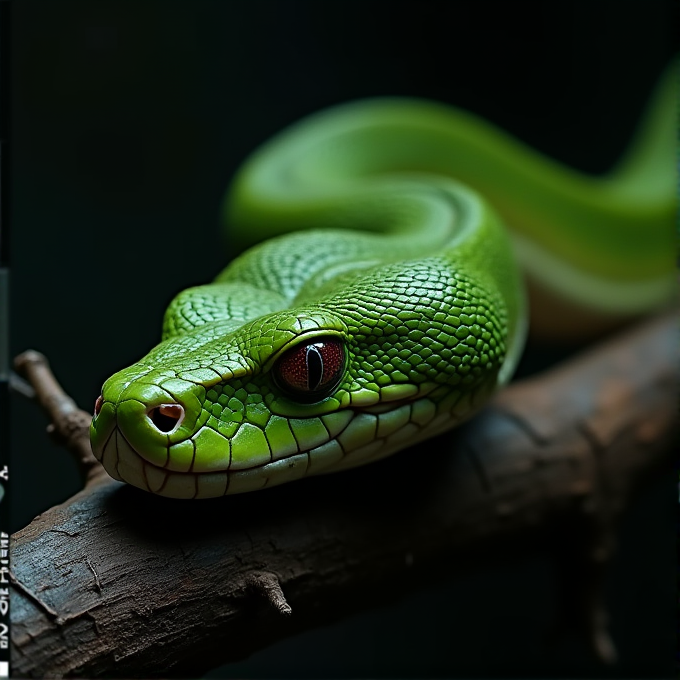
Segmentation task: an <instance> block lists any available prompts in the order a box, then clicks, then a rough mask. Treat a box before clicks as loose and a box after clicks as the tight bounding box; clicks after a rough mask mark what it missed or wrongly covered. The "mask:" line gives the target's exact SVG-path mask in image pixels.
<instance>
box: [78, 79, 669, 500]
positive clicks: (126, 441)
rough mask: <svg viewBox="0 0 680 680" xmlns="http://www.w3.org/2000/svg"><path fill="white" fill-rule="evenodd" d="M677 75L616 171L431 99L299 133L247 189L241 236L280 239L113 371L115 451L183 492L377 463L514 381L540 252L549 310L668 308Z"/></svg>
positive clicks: (238, 487) (114, 463)
mask: <svg viewBox="0 0 680 680" xmlns="http://www.w3.org/2000/svg"><path fill="white" fill-rule="evenodd" d="M666 81H667V82H666V84H665V85H662V86H661V87H660V88H659V90H658V92H657V95H656V97H655V99H654V101H653V103H652V105H651V107H650V109H649V112H648V115H647V118H646V123H645V125H644V126H643V128H642V132H641V133H640V135H639V136H638V138H637V140H636V141H635V142H634V143H633V145H632V147H631V149H630V151H629V153H628V155H627V156H626V157H625V158H624V160H623V162H622V163H621V164H620V165H619V167H618V169H617V170H615V171H614V172H613V173H612V174H611V175H609V176H607V177H604V178H588V177H584V176H581V175H579V174H578V173H576V172H573V171H571V170H569V169H567V168H564V167H562V166H559V165H558V164H556V163H554V162H552V161H550V160H549V159H547V158H544V157H542V156H540V155H539V154H537V153H535V152H533V151H531V150H530V149H528V148H526V147H524V146H523V145H522V144H520V143H519V142H517V141H515V140H513V139H512V138H510V137H508V136H507V135H505V134H504V133H502V132H500V131H499V130H497V129H496V128H493V127H492V126H491V125H489V124H487V123H485V122H483V121H481V120H479V119H477V118H476V117H474V116H472V115H470V114H467V113H464V112H461V111H457V110H453V109H449V108H446V107H444V106H440V105H437V104H433V103H428V102H423V101H412V100H372V101H365V102H359V103H355V104H350V105H346V106H343V107H338V108H336V109H332V110H330V111H328V112H324V113H321V114H318V115H316V116H313V117H311V118H309V119H307V120H305V121H303V122H302V123H299V124H298V125H296V126H294V127H293V128H291V129H289V130H287V131H284V132H283V133H282V134H281V135H279V136H278V137H277V138H275V139H274V140H272V141H271V142H269V143H268V144H267V145H265V146H264V147H263V148H261V149H260V150H259V151H257V152H256V153H255V154H254V155H253V156H252V157H251V158H250V159H249V160H248V161H247V163H246V164H245V165H244V167H243V168H242V170H241V171H240V173H239V174H238V176H237V178H236V180H235V182H234V184H233V186H232V189H231V191H230V194H229V196H228V199H227V201H226V203H225V213H226V218H227V221H228V222H229V223H230V226H231V231H230V234H229V239H230V244H231V245H232V246H233V247H235V248H238V249H242V248H244V247H245V246H249V245H251V243H252V242H253V241H256V240H259V239H264V238H268V239H269V240H265V241H264V242H263V243H261V244H259V245H256V246H254V247H252V248H251V249H249V250H246V251H245V252H244V253H243V254H242V255H240V256H239V257H238V258H237V259H236V260H234V261H233V262H232V264H230V265H229V266H228V267H227V268H226V269H225V270H224V271H223V272H222V273H221V274H220V275H219V276H218V277H217V279H216V280H215V281H214V282H213V283H211V284H208V285H205V286H199V287H197V288H191V289H188V290H185V291H183V292H182V293H180V294H179V295H178V296H177V297H176V298H175V300H173V302H172V303H171V305H170V307H169V308H168V310H167V312H166V314H165V320H164V328H163V340H162V342H161V343H160V344H159V345H158V346H157V347H155V348H154V349H152V350H151V351H150V352H149V353H148V354H147V355H146V356H145V357H144V358H143V359H142V360H140V361H139V362H138V363H136V364H134V365H133V366H130V367H129V368H127V369H125V370H123V371H121V372H119V373H117V374H116V375H114V376H113V377H112V378H110V379H109V380H108V381H107V382H106V383H105V385H104V387H103V389H102V395H101V396H100V398H99V399H98V400H97V404H96V406H95V417H94V419H93V422H92V427H91V437H92V444H93V450H94V452H95V455H96V456H97V458H98V459H99V460H101V462H102V464H103V465H104V467H105V468H106V470H107V471H108V472H109V474H110V475H111V476H113V477H115V478H116V479H120V480H123V481H126V482H128V483H130V484H133V485H135V486H138V487H140V488H142V489H145V490H148V491H151V492H153V493H158V494H162V495H165V496H172V497H178V498H206V497H213V496H221V495H224V494H229V493H239V492H244V491H251V490H255V489H260V488H263V487H265V486H273V485H275V484H280V483H282V482H286V481H291V480H295V479H299V478H301V477H304V476H307V475H313V474H318V473H326V472H332V471H336V470H342V469H345V468H349V467H353V466H356V465H361V464H364V463H367V462H371V461H374V460H377V459H380V458H382V457H384V456H386V455H389V454H391V453H393V452H395V451H397V450H400V449H403V448H406V447H408V446H410V445H411V444H413V443H415V442H417V441H420V440H422V439H424V438H427V437H430V436H432V435H434V434H436V433H438V432H441V431H443V430H446V429H448V428H450V427H452V426H454V425H455V424H457V423H459V422H460V421H462V420H464V419H466V418H469V417H470V416H471V415H472V414H473V413H474V412H475V410H476V409H478V408H479V407H480V406H481V405H482V404H483V403H484V401H485V399H487V398H488V396H489V395H490V394H492V393H493V391H494V390H496V389H497V388H498V387H499V386H500V385H502V384H504V383H505V382H507V380H508V379H509V378H510V376H511V375H512V372H513V370H514V367H515V365H516V362H517V360H518V357H519V354H520V352H521V350H522V346H523V341H524V336H525V330H526V326H527V313H526V305H525V293H524V285H523V281H522V277H521V275H520V267H521V269H522V270H523V273H524V276H525V277H526V280H527V281H528V284H529V291H530V293H531V301H532V307H534V309H535V311H532V326H535V327H537V328H538V329H539V330H543V331H544V332H552V334H553V335H555V334H558V335H561V336H565V337H566V336H575V335H578V334H579V333H581V331H582V329H583V327H584V325H585V324H586V323H587V324H588V325H589V327H590V328H592V327H593V325H592V324H593V321H595V322H596V327H599V328H604V327H606V326H607V325H610V324H611V323H613V322H615V321H617V320H620V319H621V318H625V317H627V316H631V315H636V314H639V313H642V312H645V311H648V310H649V309H651V308H653V307H654V306H656V305H658V304H662V303H663V302H664V301H666V300H668V296H669V292H670V291H671V290H672V276H671V274H670V273H671V272H672V269H673V262H672V253H673V232H672V221H673V210H674V187H673V144H672V139H673V123H674V121H673V106H672V99H673V89H674V88H673V83H672V82H671V77H670V75H669V76H667V77H666ZM503 224H506V225H508V226H509V227H510V228H511V230H512V232H508V231H506V228H505V227H504V226H503ZM289 232H291V233H289ZM510 233H512V236H510ZM518 263H519V265H518Z"/></svg>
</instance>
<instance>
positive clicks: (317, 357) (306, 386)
mask: <svg viewBox="0 0 680 680" xmlns="http://www.w3.org/2000/svg"><path fill="white" fill-rule="evenodd" d="M344 369H345V350H344V347H343V345H342V342H340V340H338V339H337V338H322V339H320V338H315V339H314V340H311V341H310V342H307V343H303V344H300V345H297V346H296V347H293V348H292V349H290V350H288V351H287V352H286V353H285V354H283V355H282V356H281V358H280V359H279V360H278V362H277V363H276V366H275V367H274V376H275V380H276V383H277V384H278V386H279V387H280V388H281V389H282V390H283V391H284V392H287V393H288V394H289V395H290V396H291V397H293V398H295V399H297V400H299V401H305V402H308V403H313V402H316V401H321V400H322V399H324V398H325V397H327V396H328V395H329V394H330V393H331V392H332V391H333V390H334V389H335V388H336V387H337V386H338V383H339V382H340V379H341V378H342V374H343V372H344Z"/></svg>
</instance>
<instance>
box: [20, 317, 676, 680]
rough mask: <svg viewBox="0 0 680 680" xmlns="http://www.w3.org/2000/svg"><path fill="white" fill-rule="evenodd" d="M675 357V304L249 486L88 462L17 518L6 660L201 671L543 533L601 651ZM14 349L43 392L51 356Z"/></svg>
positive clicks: (72, 668) (42, 669)
mask: <svg viewBox="0 0 680 680" xmlns="http://www.w3.org/2000/svg"><path fill="white" fill-rule="evenodd" d="M675 357H676V349H675V320H674V318H670V317H665V318H661V319H656V320H653V321H651V322H648V323H646V324H644V325H643V326H640V327H639V328H636V329H634V330H632V331H628V332H627V333H625V334H623V335H621V336H620V337H617V338H615V339H614V340H610V341H608V342H606V343H604V344H602V345H600V346H598V347H597V348H595V349H594V350H591V351H588V352H587V353H585V354H583V355H581V356H579V357H577V358H576V359H575V360H572V361H570V362H568V363H566V364H564V365H562V366H560V367H558V368H556V369H554V370H551V371H549V372H546V373H544V374H542V375H541V376H539V377H537V378H532V379H529V380H526V381H523V382H519V383H516V384H514V385H511V386H510V387H509V388H508V389H507V390H505V391H504V392H503V393H501V394H500V395H499V396H498V397H497V398H496V399H495V400H494V401H493V402H492V404H491V405H490V406H489V407H488V408H486V409H485V410H484V411H483V412H482V413H481V414H480V415H479V416H478V417H476V418H475V419H474V420H473V421H472V422H470V423H469V424H468V425H466V426H465V427H463V428H460V429H459V430H457V431H454V432H450V433H446V434H444V435H442V436H440V437H437V438H436V439H433V440H430V441H427V442H424V443H423V444H422V445H420V446H419V447H416V448H415V449H412V450H410V451H408V452H401V453H398V454H396V455H395V456H393V457H391V458H390V459H387V460H384V461H381V462H380V463H376V464H374V465H369V466H366V467H364V468H358V469H356V470H351V471H348V472H345V473H340V474H336V475H329V476H327V477H316V478H310V479H308V480H303V481H301V482H296V483H294V484H290V485H283V486H281V487H276V488H272V489H269V490H266V491H262V492H259V493H253V494H245V495H242V496H233V497H226V498H221V499H213V500H206V501H191V502H187V501H181V500H173V499H166V498H161V497H156V496H153V495H151V494H147V493H144V492H142V491H139V490H137V489H135V488H133V487H129V486H126V485H123V484H120V483H118V482H115V481H113V480H108V481H106V479H105V478H100V477H98V476H97V475H98V473H97V474H95V473H90V472H89V470H91V469H92V468H88V467H87V466H88V465H89V463H87V462H85V468H84V469H85V470H86V472H87V474H88V475H89V476H90V477H89V478H90V483H88V485H87V486H86V487H85V489H84V490H83V491H82V492H80V493H78V494H76V495H75V496H74V497H72V498H71V499H69V500H68V501H66V502H65V503H64V504H62V505H59V506H56V507H54V508H52V509H50V510H49V511H47V512H45V513H43V514H42V515H40V516H39V517H37V518H36V519H35V520H34V521H33V522H32V523H31V524H30V525H29V526H28V527H26V528H25V529H23V530H22V531H19V532H18V533H17V534H15V535H14V536H13V537H12V539H13V541H12V569H13V584H12V585H13V588H12V595H11V607H12V619H13V628H12V645H13V649H12V662H13V671H14V673H15V674H16V675H17V676H29V677H55V676H62V675H78V676H83V675H84V676H87V677H97V676H103V675H106V676H107V677H113V676H122V677H130V676H142V677H161V676H162V677H171V676H173V677H176V676H182V675H188V674H190V675H192V676H194V677H195V676H196V675H198V674H200V673H201V672H203V671H206V670H208V669H210V668H213V667H215V666H217V665H219V664H221V663H224V662H226V661H235V660H239V659H242V658H244V657H246V656H248V655H249V654H251V653H252V652H254V651H256V650H257V649H261V648H263V647H265V646H267V645H270V644H272V643H273V642H274V641H276V640H279V639H281V638H283V637H286V636H288V635H291V634H294V633H297V632H300V631H302V630H305V629H309V628H312V627H316V626H319V625H321V624H323V623H327V622H330V621H334V620H337V619H339V618H341V617H343V616H346V615H348V614H351V613H356V612H357V611H360V610H362V609H366V608H368V607H370V606H375V605H376V604H377V603H381V602H387V601H393V600H395V599H398V598H399V597H400V596H402V594H403V593H405V592H408V591H413V590H415V589H417V588H419V587H422V585H423V583H427V584H428V585H429V584H432V583H433V582H435V581H437V580H444V579H450V578H451V574H452V573H454V568H453V567H452V565H456V566H455V568H462V567H464V566H465V565H469V564H471V563H473V562H474V561H478V560H484V559H489V556H490V555H498V554H503V553H504V552H506V551H508V550H512V551H514V552H516V551H517V550H518V546H525V547H526V548H527V549H529V548H530V547H535V546H536V545H540V546H543V547H544V548H550V549H553V550H555V551H557V552H559V554H560V555H561V556H562V559H561V560H560V564H561V565H562V568H563V570H564V579H563V585H564V589H563V590H564V592H563V596H564V612H565V616H566V620H567V622H569V623H572V624H575V625H579V626H581V627H582V629H583V630H584V631H585V632H586V634H587V636H588V639H589V640H590V644H591V646H592V648H593V650H594V651H595V653H596V654H598V655H599V657H600V658H601V659H603V660H605V661H612V660H613V659H614V648H613V645H612V643H611V640H610V639H609V635H608V633H607V629H606V613H605V612H604V609H603V606H602V602H601V584H602V578H603V572H604V569H605V566H606V564H607V561H608V559H609V557H610V556H611V553H612V550H613V547H614V529H615V523H616V520H617V519H618V517H619V516H620V513H621V511H622V510H623V509H624V508H625V507H626V505H627V504H628V503H629V501H630V498H631V495H632V494H633V493H634V492H635V491H636V489H637V488H638V487H639V485H640V484H641V483H642V481H643V480H644V478H645V477H647V476H649V475H650V474H651V473H652V472H654V471H655V470H656V469H658V467H659V466H660V465H661V464H663V462H664V461H667V460H668V459H669V455H670V450H671V445H672V444H673V442H674V441H675V437H676V434H677V422H676V413H675V406H676V381H675ZM22 366H23V371H24V374H25V375H27V377H28V378H29V380H30V381H31V383H32V384H33V385H34V387H35V389H36V391H37V392H38V393H39V394H41V391H40V390H41V389H43V388H39V385H38V384H36V383H40V382H44V384H45V385H50V380H49V379H48V378H46V377H45V375H44V374H42V377H41V378H39V379H38V378H37V377H36V376H37V374H36V373H35V371H36V370H37V371H39V372H41V371H44V370H45V366H44V365H43V364H41V362H40V361H34V360H31V361H29V362H28V363H24V364H23V365H22ZM31 372H33V373H31ZM55 384H56V383H55ZM42 393H44V394H45V395H48V396H45V397H44V398H42V397H39V398H40V401H41V403H42V404H43V406H44V407H46V408H48V410H50V413H51V415H52V418H53V420H54V422H55V429H56V430H57V431H59V432H62V433H63V431H66V443H67V445H68V446H69V448H71V450H73V447H74V446H75V445H74V444H73V441H75V440H78V441H81V442H82V439H83V437H84V436H85V435H84V432H83V431H79V430H78V427H76V428H75V429H71V428H70V426H62V425H61V424H60V423H61V420H62V417H63V415H64V413H65V412H66V416H67V419H69V418H71V416H70V415H69V413H73V411H74V409H75V405H73V406H71V405H67V406H66V407H64V406H63V404H62V405H61V406H59V405H58V404H57V405H55V401H56V402H59V399H56V398H53V397H54V395H55V394H58V389H57V388H55V385H54V384H52V385H51V386H50V387H49V388H47V387H46V388H44V390H43V392H42ZM62 394H63V393H62ZM49 395H52V396H49ZM64 396H65V395H64ZM78 417H79V418H80V421H82V422H84V421H85V416H78ZM87 421H88V422H89V415H88V416H87ZM68 432H70V433H71V434H70V435H69V434H68ZM74 432H75V434H74ZM69 437H70V439H69ZM69 442H70V443H69ZM82 446H83V444H82V443H81V444H79V445H78V447H76V450H77V451H78V453H77V456H78V457H79V459H80V460H85V461H87V456H86V455H85V453H84V452H83V450H82ZM93 477H94V479H96V480H97V481H96V482H92V479H93ZM565 527H568V531H564V530H563V529H564V528H565ZM557 536H559V540H557V539H556V537H557Z"/></svg>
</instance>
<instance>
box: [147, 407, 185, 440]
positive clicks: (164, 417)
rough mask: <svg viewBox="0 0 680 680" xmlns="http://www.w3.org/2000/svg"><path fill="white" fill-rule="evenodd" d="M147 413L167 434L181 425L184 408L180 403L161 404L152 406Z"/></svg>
mask: <svg viewBox="0 0 680 680" xmlns="http://www.w3.org/2000/svg"><path fill="white" fill-rule="evenodd" d="M147 415H148V416H149V419H150V420H151V422H152V423H153V424H154V425H155V426H156V428H157V429H159V430H160V431H161V432H164V433H165V434H167V433H168V432H172V431H173V430H174V429H176V428H178V427H179V426H180V425H181V423H182V421H183V420H184V409H183V408H182V407H181V406H180V405H179V404H161V405H160V406H156V407H155V408H152V409H151V410H150V411H149V412H148V414H147Z"/></svg>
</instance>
